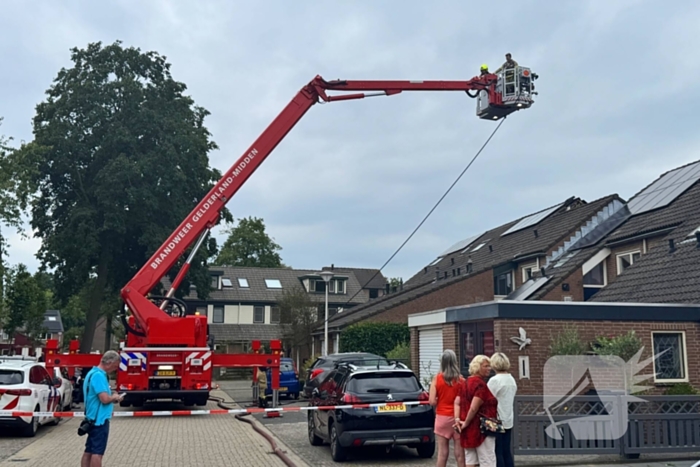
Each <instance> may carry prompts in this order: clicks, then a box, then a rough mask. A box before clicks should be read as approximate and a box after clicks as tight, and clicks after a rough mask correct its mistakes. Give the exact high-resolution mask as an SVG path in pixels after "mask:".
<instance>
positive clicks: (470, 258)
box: [467, 256, 472, 274]
mask: <svg viewBox="0 0 700 467" xmlns="http://www.w3.org/2000/svg"><path fill="white" fill-rule="evenodd" d="M471 272H472V257H471V256H470V257H469V259H468V260H467V274H471Z"/></svg>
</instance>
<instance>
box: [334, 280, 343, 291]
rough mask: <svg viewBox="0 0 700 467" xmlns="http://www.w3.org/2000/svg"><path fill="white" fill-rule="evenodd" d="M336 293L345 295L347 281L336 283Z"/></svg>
mask: <svg viewBox="0 0 700 467" xmlns="http://www.w3.org/2000/svg"><path fill="white" fill-rule="evenodd" d="M335 293H345V281H344V280H337V281H335Z"/></svg>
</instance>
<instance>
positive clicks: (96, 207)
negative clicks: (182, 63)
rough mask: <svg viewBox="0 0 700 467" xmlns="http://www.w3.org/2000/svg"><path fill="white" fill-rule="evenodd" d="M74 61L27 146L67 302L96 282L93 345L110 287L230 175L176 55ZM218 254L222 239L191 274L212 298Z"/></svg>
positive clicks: (41, 229)
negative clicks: (175, 73)
mask: <svg viewBox="0 0 700 467" xmlns="http://www.w3.org/2000/svg"><path fill="white" fill-rule="evenodd" d="M71 60H72V62H73V65H72V67H71V68H68V69H66V68H63V69H61V70H60V71H59V73H58V75H57V77H56V78H55V80H54V82H53V85H52V86H51V87H50V88H49V89H48V91H47V92H46V94H47V98H46V100H45V101H44V102H41V103H40V104H39V105H38V106H37V108H36V116H35V117H34V120H33V129H34V141H32V142H31V143H29V144H26V145H24V146H22V148H21V149H20V150H19V151H18V152H19V153H20V155H21V157H19V160H21V161H22V162H23V165H22V174H23V175H25V177H24V178H26V179H27V184H28V186H29V190H32V191H33V192H34V197H33V199H32V227H33V228H34V229H35V230H36V235H37V236H38V237H39V238H40V239H41V240H42V246H41V249H40V251H39V257H40V259H41V261H42V264H43V265H44V266H48V267H50V268H52V269H53V268H55V271H56V277H55V278H56V289H57V291H58V294H59V296H58V297H57V298H59V299H60V300H61V302H62V303H65V302H66V301H67V300H68V299H69V298H70V297H71V296H73V295H75V294H77V293H79V292H80V291H81V290H82V289H83V287H84V286H85V284H86V283H87V281H88V279H89V278H94V279H95V280H94V281H93V283H92V290H91V292H90V296H89V303H88V306H87V309H88V313H87V316H86V321H85V332H84V334H83V342H82V348H81V350H82V351H83V352H85V351H89V350H90V348H91V345H92V339H93V333H94V328H95V324H96V322H97V319H98V317H99V315H100V312H101V307H102V302H103V299H104V297H105V294H106V293H107V294H109V293H114V292H115V291H117V290H119V289H120V288H121V287H123V286H124V285H125V284H126V282H128V280H129V279H130V278H131V277H132V276H133V275H134V273H135V272H136V271H137V270H138V269H140V268H141V267H142V266H143V264H144V263H145V262H146V261H147V259H148V258H149V257H150V255H151V254H153V252H154V251H155V250H156V249H157V247H159V246H160V244H161V243H162V242H163V241H164V240H165V239H166V238H167V237H168V236H169V235H170V234H171V233H172V231H173V230H174V229H175V228H176V227H177V226H178V225H179V224H180V222H181V221H182V219H184V218H185V216H186V215H187V214H188V213H189V212H190V211H191V210H192V208H194V206H195V205H196V203H197V202H198V201H199V200H200V199H201V198H203V197H204V195H205V194H206V193H207V192H208V191H209V189H210V188H211V187H212V186H213V183H214V182H215V181H217V180H218V179H219V178H220V173H219V172H218V171H216V170H214V169H212V168H210V167H209V160H208V153H209V151H211V150H213V149H215V148H216V144H215V143H214V142H213V141H211V139H210V136H211V135H210V133H209V131H208V130H207V128H206V127H205V126H204V119H205V117H206V116H207V115H208V114H209V113H208V112H207V111H206V110H205V109H203V108H201V107H198V106H196V105H195V104H194V101H193V100H192V98H190V97H189V96H186V95H185V94H184V92H185V90H186V86H185V85H184V84H183V83H180V82H177V81H175V80H174V79H173V78H172V76H171V73H170V64H169V63H167V62H166V57H164V56H161V55H159V54H158V53H156V52H142V51H141V50H140V49H137V48H133V47H130V48H125V47H123V46H122V45H121V43H120V42H115V43H113V44H111V45H107V46H103V45H102V44H101V43H92V44H89V45H88V46H87V47H86V48H85V49H78V48H74V49H72V50H71ZM24 178H20V180H22V179H24ZM224 216H225V217H230V215H229V214H228V213H227V211H224ZM215 250H216V242H215V241H214V240H212V241H210V242H209V243H208V244H207V247H205V248H202V249H200V251H199V253H198V254H197V256H196V257H195V260H194V261H193V264H192V269H191V272H190V276H189V277H190V278H193V281H194V282H195V284H196V285H197V291H198V294H199V296H201V297H203V298H206V297H207V296H208V293H209V278H208V275H207V272H206V270H205V268H206V262H207V260H208V257H209V256H210V255H212V254H213V253H214V252H215ZM181 263H182V259H181V262H180V264H181ZM170 274H171V277H174V274H175V271H170ZM181 290H189V281H185V282H184V283H183V284H182V288H181ZM179 295H180V296H181V292H180V293H179Z"/></svg>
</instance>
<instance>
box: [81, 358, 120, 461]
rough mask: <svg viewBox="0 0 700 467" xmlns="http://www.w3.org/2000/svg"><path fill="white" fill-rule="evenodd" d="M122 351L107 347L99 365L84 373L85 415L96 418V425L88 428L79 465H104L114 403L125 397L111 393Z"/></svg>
mask: <svg viewBox="0 0 700 467" xmlns="http://www.w3.org/2000/svg"><path fill="white" fill-rule="evenodd" d="M119 360H120V357H119V354H118V353H117V352H115V351H114V350H108V351H107V352H105V353H104V355H102V359H101V360H100V364H99V365H98V366H96V367H94V368H93V369H92V370H90V371H89V372H88V374H87V376H85V383H84V385H83V393H84V396H83V397H84V399H85V417H86V418H87V419H88V420H93V422H94V425H93V426H92V428H91V429H90V431H88V436H87V441H85V452H84V453H83V458H82V459H81V460H80V467H102V456H104V453H105V451H106V450H107V439H108V438H109V420H110V419H111V418H112V411H113V410H114V409H113V406H112V404H114V403H115V402H119V401H121V400H122V397H121V396H120V395H119V394H112V390H111V389H110V387H109V376H108V375H109V373H112V372H113V371H117V369H118V368H119Z"/></svg>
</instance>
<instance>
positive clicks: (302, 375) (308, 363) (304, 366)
mask: <svg viewBox="0 0 700 467" xmlns="http://www.w3.org/2000/svg"><path fill="white" fill-rule="evenodd" d="M320 356H321V355H312V356H311V357H309V358H308V359H306V360H304V363H302V364H301V369H300V370H299V371H300V373H299V377H300V378H306V373H307V372H308V371H309V368H311V365H313V364H314V362H315V361H316V360H317V359H318V358H319V357H320Z"/></svg>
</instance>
